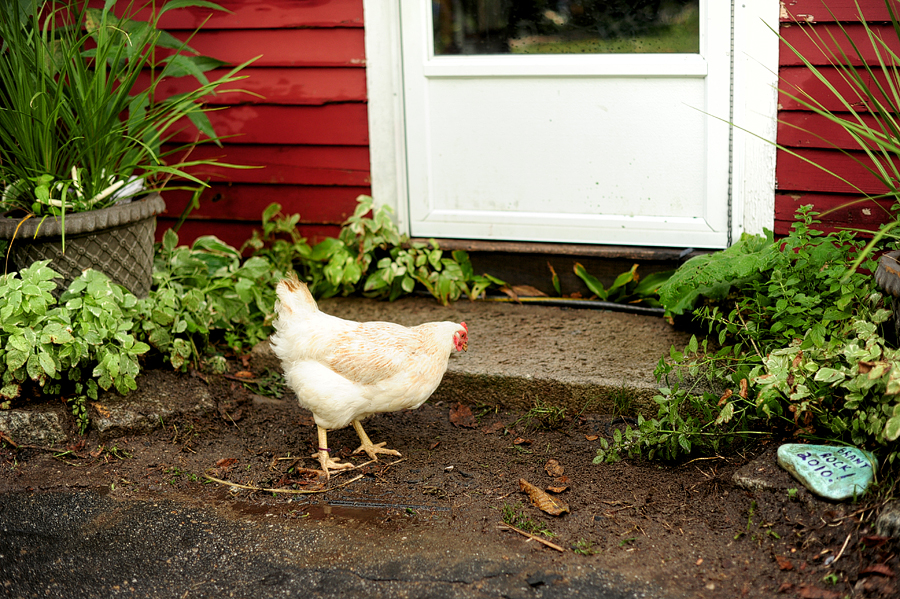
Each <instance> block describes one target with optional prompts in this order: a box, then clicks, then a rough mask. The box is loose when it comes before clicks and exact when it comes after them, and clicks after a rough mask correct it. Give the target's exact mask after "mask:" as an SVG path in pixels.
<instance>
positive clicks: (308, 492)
mask: <svg viewBox="0 0 900 599" xmlns="http://www.w3.org/2000/svg"><path fill="white" fill-rule="evenodd" d="M362 477H363V475H362V474H360V475H359V476H357V477H356V478H351V479H350V480H348V481H346V482H344V483H342V484H340V485H337V486H334V487H329V488H327V489H315V490H312V489H267V488H264V487H254V486H251V485H241V484H238V483H233V482H230V481H227V480H222V479H221V478H216V477H214V476H210V475H208V474H204V475H203V478H206V479H208V480H211V481H213V482H214V483H219V484H220V485H227V486H229V487H236V488H238V489H246V490H248V491H262V492H263V493H288V494H292V495H312V494H314V493H327V492H328V491H334V490H335V489H340V488H341V487H346V486H347V485H349V484H350V483H352V482H356V481H358V480H359V479H361V478H362Z"/></svg>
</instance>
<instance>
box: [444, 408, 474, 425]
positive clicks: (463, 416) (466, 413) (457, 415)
mask: <svg viewBox="0 0 900 599" xmlns="http://www.w3.org/2000/svg"><path fill="white" fill-rule="evenodd" d="M450 424H452V425H453V426H460V427H463V428H475V427H476V426H478V423H477V422H475V415H474V414H473V413H472V408H470V407H469V406H467V405H465V404H461V403H457V404H453V405H452V406H451V407H450Z"/></svg>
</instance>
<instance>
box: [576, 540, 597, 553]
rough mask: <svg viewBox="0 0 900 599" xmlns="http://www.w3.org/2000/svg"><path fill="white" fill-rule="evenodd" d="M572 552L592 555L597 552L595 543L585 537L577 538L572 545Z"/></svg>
mask: <svg viewBox="0 0 900 599" xmlns="http://www.w3.org/2000/svg"><path fill="white" fill-rule="evenodd" d="M572 552H573V553H575V554H577V555H594V554H596V553H598V551H597V547H596V544H595V543H594V542H593V541H588V540H587V539H578V542H577V543H575V544H574V545H572Z"/></svg>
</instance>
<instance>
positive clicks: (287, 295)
mask: <svg viewBox="0 0 900 599" xmlns="http://www.w3.org/2000/svg"><path fill="white" fill-rule="evenodd" d="M275 293H276V295H278V305H277V306H276V308H275V309H276V310H277V311H278V312H286V313H287V314H294V313H298V312H299V313H304V312H307V313H308V312H316V311H318V309H319V308H318V306H316V300H315V299H313V296H312V293H310V292H309V287H307V286H306V283H304V282H303V281H301V280H300V279H298V278H297V273H291V276H290V277H288V278H287V279H282V280H281V282H279V283H278V286H277V287H276V288H275Z"/></svg>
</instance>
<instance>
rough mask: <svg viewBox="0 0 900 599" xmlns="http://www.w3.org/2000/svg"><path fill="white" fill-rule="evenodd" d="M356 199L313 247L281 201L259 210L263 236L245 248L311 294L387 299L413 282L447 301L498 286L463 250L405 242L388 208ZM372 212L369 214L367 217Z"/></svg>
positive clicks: (364, 198) (367, 199)
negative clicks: (295, 277)
mask: <svg viewBox="0 0 900 599" xmlns="http://www.w3.org/2000/svg"><path fill="white" fill-rule="evenodd" d="M357 202H358V203H357V206H356V210H355V211H354V213H353V216H351V217H350V218H348V219H347V222H345V223H344V226H343V228H342V229H341V232H340V235H339V236H338V237H337V238H334V237H329V238H327V239H325V240H323V241H321V242H319V243H318V244H316V245H315V246H310V245H309V244H308V243H307V241H306V239H305V238H304V237H302V236H301V235H300V234H299V233H298V232H297V223H298V222H299V220H300V217H299V216H298V215H296V214H294V215H291V216H286V215H284V214H282V213H281V206H280V205H278V204H272V205H270V206H269V207H268V208H266V210H265V212H264V213H263V230H262V233H259V232H256V231H254V233H253V237H252V238H251V239H250V240H249V241H248V242H247V244H246V246H245V247H249V248H251V249H252V250H254V255H255V256H259V257H264V258H266V259H268V260H270V261H271V262H272V263H273V264H274V265H275V266H276V267H277V268H278V269H280V270H283V271H288V270H290V269H294V270H296V271H297V272H298V273H299V274H300V276H301V278H302V279H303V280H304V281H306V282H307V284H308V285H309V290H310V292H311V293H312V294H313V295H314V296H315V297H332V296H335V295H339V294H340V295H350V294H353V293H360V294H362V295H364V296H366V297H371V298H377V299H387V300H390V301H393V300H395V299H397V298H398V297H400V296H402V295H404V294H409V293H412V292H413V291H414V290H415V289H416V287H417V285H419V286H421V288H422V289H423V290H425V291H427V292H428V293H430V294H431V295H432V296H433V297H434V298H435V299H437V300H438V301H439V302H441V304H443V305H447V304H449V303H450V302H453V301H456V300H458V299H459V298H460V297H462V296H464V295H465V296H467V297H469V298H470V299H475V298H477V297H479V296H480V295H481V294H482V293H483V292H484V291H485V289H487V288H488V287H490V286H491V285H503V284H504V283H503V281H500V280H499V279H496V278H494V277H491V276H490V275H487V274H484V275H477V274H475V272H474V269H473V268H472V264H471V262H470V260H469V255H468V254H467V253H466V252H464V251H461V250H457V251H454V252H452V253H450V255H449V256H448V255H446V254H445V253H444V251H443V250H441V249H440V247H439V246H438V243H437V242H436V241H435V240H433V239H432V240H430V241H429V243H428V244H424V243H419V242H416V243H411V242H410V240H409V238H408V237H407V236H406V235H401V234H400V232H399V231H398V229H397V226H396V225H395V224H394V222H393V220H391V209H390V208H389V207H387V206H380V207H378V208H374V204H373V200H372V198H371V197H369V196H359V198H357ZM370 212H371V213H372V216H371V217H369V216H366V215H367V214H369V213H370Z"/></svg>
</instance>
